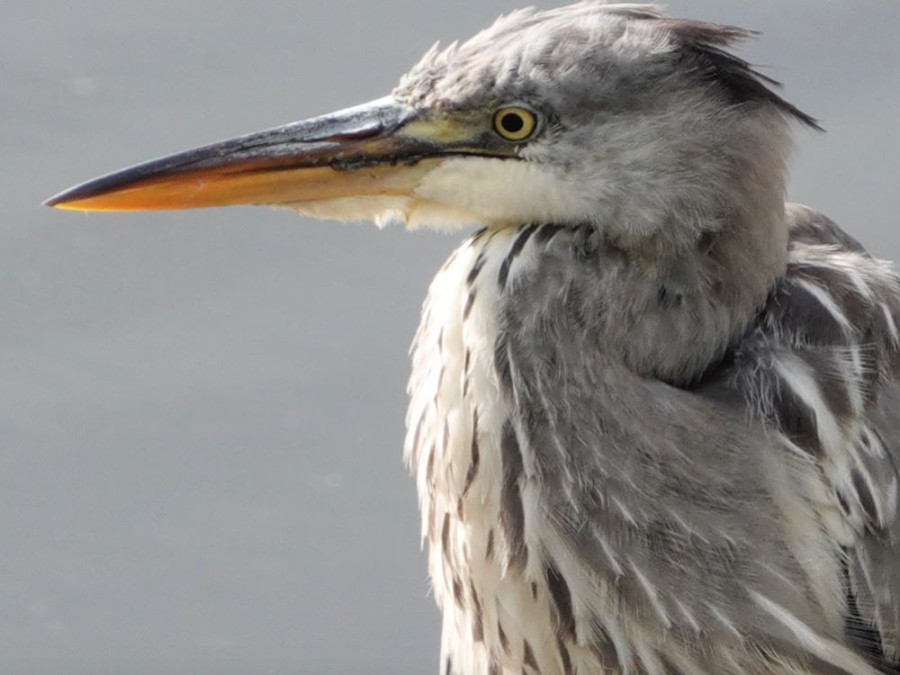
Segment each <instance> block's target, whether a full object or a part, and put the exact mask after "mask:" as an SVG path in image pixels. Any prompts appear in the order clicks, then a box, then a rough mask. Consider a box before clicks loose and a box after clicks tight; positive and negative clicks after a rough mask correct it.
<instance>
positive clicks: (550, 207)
mask: <svg viewBox="0 0 900 675" xmlns="http://www.w3.org/2000/svg"><path fill="white" fill-rule="evenodd" d="M751 35H752V33H751V32H750V31H747V30H743V29H741V28H737V27H733V26H725V25H717V24H711V23H706V22H702V21H694V20H687V19H677V18H671V17H669V16H668V15H666V13H665V12H664V11H663V10H662V9H661V8H660V7H658V6H656V5H644V4H610V3H608V2H602V1H597V0H588V1H586V2H581V3H579V4H574V5H571V6H566V7H562V8H557V9H550V10H544V11H539V10H536V9H525V10H520V11H516V12H513V13H510V14H508V15H506V16H504V17H501V18H500V19H498V20H497V22H496V23H494V24H493V25H492V26H491V27H489V28H487V29H486V30H484V31H482V32H481V33H479V34H477V35H476V36H475V37H473V38H471V39H470V40H468V41H466V42H464V43H462V44H459V43H454V44H452V45H450V46H449V47H446V48H440V47H438V46H435V47H434V48H432V49H431V50H430V51H429V52H428V53H427V54H425V56H424V57H423V58H422V60H421V61H420V62H419V63H418V64H417V65H415V66H414V67H413V68H412V70H411V71H410V72H409V73H408V74H406V75H405V76H404V77H403V78H402V79H401V80H400V83H399V85H398V86H397V87H396V88H395V89H394V90H393V92H392V93H391V95H390V96H388V97H386V98H384V99H379V100H377V101H374V102H372V103H368V104H365V105H362V106H359V107H355V108H351V109H348V110H344V111H340V112H337V113H333V114H330V115H326V116H322V117H317V118H314V119H311V120H307V121H302V122H295V123H292V124H287V125H285V126H281V127H278V128H274V129H269V130H265V131H261V132H257V133H253V134H250V135H246V136H242V137H240V138H235V139H230V140H226V141H223V142H219V143H215V144H212V145H207V146H204V147H200V148H197V149H193V150H188V151H186V152H182V153H179V154H175V155H171V156H168V157H164V158H162V159H157V160H153V161H150V162H147V163H144V164H140V165H137V166H134V167H132V168H128V169H125V170H122V171H119V172H116V173H112V174H109V175H106V176H104V177H101V178H98V179H95V180H92V181H89V182H87V183H84V184H82V185H79V186H76V187H74V188H71V189H69V190H67V191H65V192H62V193H61V194H59V195H57V196H55V197H53V198H51V199H50V200H48V204H49V205H51V206H54V207H57V208H61V209H73V210H81V211H134V210H162V209H182V208H199V207H213V206H224V205H231V204H266V205H277V206H281V207H290V208H293V209H296V210H297V211H300V212H302V213H305V214H311V215H313V216H316V217H320V218H328V219H336V220H367V219H368V220H374V221H375V222H376V223H380V224H381V223H388V222H394V221H400V222H402V223H405V224H406V226H408V227H411V228H414V227H438V228H442V229H449V230H460V229H463V228H472V227H473V226H474V228H477V229H473V230H471V231H470V232H474V233H470V234H469V236H468V237H467V238H466V239H465V240H464V241H463V243H462V244H461V245H460V246H459V247H458V248H457V249H456V250H455V251H454V252H453V253H452V255H451V256H450V258H449V259H448V260H447V262H446V264H444V266H443V267H442V268H441V269H440V271H439V272H438V274H437V276H436V277H435V279H434V281H433V282H432V284H431V287H430V290H429V292H428V296H427V299H426V301H425V304H424V307H423V314H422V320H421V324H420V328H419V330H418V332H417V334H416V337H415V339H414V343H413V347H412V364H413V371H412V376H411V379H410V385H409V393H410V404H409V409H408V415H407V419H406V421H407V429H408V432H407V437H406V441H405V458H406V461H407V463H408V466H409V468H410V470H411V473H412V474H413V475H414V477H415V480H416V485H417V491H418V497H419V505H420V510H421V516H422V536H423V539H424V541H425V542H426V546H427V549H428V567H429V573H430V577H431V579H432V584H433V588H434V595H435V597H436V600H437V603H438V605H439V606H440V608H441V611H442V614H443V630H442V638H441V643H442V644H441V663H440V671H441V673H443V674H445V675H512V674H515V675H520V674H525V675H535V674H538V673H539V674H541V675H573V674H577V675H586V674H594V673H616V674H622V675H626V674H632V675H635V674H642V675H671V674H682V675H694V674H698V673H706V674H708V675H721V674H725V675H739V674H769V675H788V674H791V675H811V674H813V673H815V674H822V673H826V674H838V673H845V674H846V673H849V674H853V675H874V674H875V673H900V555H898V554H900V543H898V538H900V519H898V514H897V502H898V475H897V466H898V461H900V455H898V449H897V447H898V445H897V444H898V441H900V428H898V424H900V420H898V401H900V389H898V370H900V328H898V325H900V278H898V276H897V274H896V273H895V272H894V271H893V270H892V269H891V267H890V265H889V264H888V263H886V262H884V261H882V260H879V259H877V258H876V257H874V256H872V255H870V254H869V253H868V252H867V251H866V250H865V249H864V248H863V246H862V245H861V244H860V243H858V242H857V241H856V240H855V239H854V238H853V237H851V236H850V235H849V234H847V233H845V232H844V231H843V230H842V229H841V228H839V227H838V225H836V224H835V223H834V222H832V221H831V220H829V219H828V218H827V217H825V216H824V215H821V214H819V213H817V212H815V211H813V210H811V209H809V208H807V207H804V206H800V205H796V204H790V203H786V202H785V192H786V188H785V183H786V165H787V160H788V156H789V153H790V148H791V132H792V128H793V127H794V126H796V125H801V126H806V127H813V128H818V123H817V122H816V120H815V119H814V118H812V117H811V116H810V115H808V114H806V113H805V112H803V111H801V110H800V109H799V108H797V107H796V106H794V105H792V104H791V103H789V102H788V101H787V100H786V99H785V98H783V97H782V95H781V94H780V93H779V90H778V83H777V82H775V81H774V80H772V79H770V78H769V77H767V76H764V75H763V74H761V73H760V72H758V71H757V70H755V69H754V68H753V66H752V65H751V64H749V63H748V62H747V61H745V60H744V59H742V58H740V57H739V56H737V55H735V53H734V50H733V46H734V45H735V44H736V43H737V42H738V41H740V40H743V39H746V38H749V37H750V36H751Z"/></svg>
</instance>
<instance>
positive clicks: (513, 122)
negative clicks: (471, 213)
mask: <svg viewBox="0 0 900 675" xmlns="http://www.w3.org/2000/svg"><path fill="white" fill-rule="evenodd" d="M500 126H502V127H503V131H508V132H509V133H511V134H517V133H519V132H520V131H522V129H524V128H525V120H524V119H522V116H521V115H519V114H518V113H507V114H505V115H504V116H503V117H502V118H501V119H500Z"/></svg>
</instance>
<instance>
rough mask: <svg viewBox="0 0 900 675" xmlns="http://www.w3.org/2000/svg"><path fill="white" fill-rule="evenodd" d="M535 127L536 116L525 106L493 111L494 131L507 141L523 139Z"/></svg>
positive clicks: (531, 132)
mask: <svg viewBox="0 0 900 675" xmlns="http://www.w3.org/2000/svg"><path fill="white" fill-rule="evenodd" d="M536 128H537V117H535V116H534V113H533V112H531V111H530V110H526V109H525V108H516V107H509V108H500V110H498V111H497V112H496V113H494V131H496V132H497V133H498V134H500V135H501V136H503V138H505V139H506V140H508V141H524V140H525V139H526V138H528V137H529V136H531V134H533V133H534V130H535V129H536Z"/></svg>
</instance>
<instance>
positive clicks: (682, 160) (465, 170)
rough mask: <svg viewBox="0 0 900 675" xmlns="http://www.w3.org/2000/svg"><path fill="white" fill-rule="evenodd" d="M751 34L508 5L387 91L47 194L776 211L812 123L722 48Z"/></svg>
mask: <svg viewBox="0 0 900 675" xmlns="http://www.w3.org/2000/svg"><path fill="white" fill-rule="evenodd" d="M748 35H749V33H748V32H747V31H744V30H741V29H738V28H734V27H728V26H718V25H713V24H707V23H701V22H695V21H686V20H676V19H670V18H666V17H665V16H664V15H663V14H662V13H661V12H660V11H659V9H658V8H656V7H655V6H651V5H632V4H627V5H625V4H607V3H604V2H597V1H588V2H583V3H580V4H576V5H571V6H569V7H564V8H560V9H556V10H550V11H543V12H540V11H536V10H533V9H529V10H522V11H518V12H515V13H512V14H510V15H508V16H506V17H503V18H501V19H499V20H498V21H497V22H496V23H495V24H494V25H493V26H492V27H490V28H489V29H487V30H485V31H483V32H481V33H479V34H478V35H476V36H475V37H474V38H472V39H471V40H469V41H468V42H466V43H464V44H462V45H457V44H454V45H451V46H450V47H448V48H446V49H439V48H438V47H437V46H435V47H434V48H432V50H431V51H429V52H428V53H427V54H426V55H425V56H424V57H423V59H422V60H421V61H420V62H419V63H418V64H417V65H416V66H415V67H414V68H413V69H412V70H411V71H410V72H409V73H408V74H407V75H405V76H404V77H403V78H402V80H401V82H400V84H399V86H398V87H397V88H396V89H395V90H394V91H393V93H392V94H391V95H390V96H388V97H386V98H384V99H380V100H378V101H375V102H372V103H369V104H366V105H362V106H359V107H356V108H351V109H348V110H344V111H341V112H338V113H334V114H331V115H326V116H323V117H318V118H315V119H311V120H307V121H303V122H296V123H293V124H288V125H285V126H282V127H278V128H274V129H269V130H266V131H262V132H257V133H253V134H249V135H247V136H243V137H240V138H235V139H230V140H227V141H223V142H219V143H215V144H212V145H207V146H204V147H201V148H197V149H193V150H188V151H186V152H182V153H178V154H175V155H171V156H168V157H164V158H161V159H157V160H154V161H150V162H147V163H144V164H140V165H137V166H134V167H131V168H129V169H125V170H123V171H119V172H116V173H113V174H109V175H107V176H103V177H101V178H98V179H95V180H93V181H89V182H87V183H85V184H82V185H80V186H76V187H74V188H72V189H70V190H67V191H65V192H63V193H61V194H59V195H57V196H55V197H53V198H52V199H50V200H48V204H49V205H51V206H56V207H59V208H64V209H73V210H84V211H131V210H161V209H182V208H199V207H211V206H223V205H232V204H269V205H278V206H284V207H290V208H294V209H297V210H299V211H301V212H304V213H308V214H311V215H314V216H319V217H326V218H333V219H338V220H362V219H372V220H375V221H376V222H379V223H382V222H388V221H392V220H400V221H403V222H405V223H406V224H407V225H408V226H410V227H416V226H422V225H427V226H436V227H451V226H458V225H470V224H480V225H487V226H489V227H503V226H508V225H519V224H522V223H529V222H555V223H561V224H565V223H594V224H596V226H597V227H598V228H600V229H601V230H602V231H604V232H607V233H609V234H610V235H612V236H619V237H622V238H635V237H636V238H638V239H640V238H644V237H647V236H652V235H654V234H658V233H659V232H661V231H663V230H665V231H666V232H667V236H669V237H670V238H671V239H672V240H673V241H675V240H679V239H684V240H686V241H691V240H694V239H696V238H697V237H699V236H701V235H702V233H703V232H704V231H708V230H715V229H717V228H719V227H721V226H722V223H723V222H724V221H727V220H728V219H729V218H732V217H733V214H732V213H731V211H734V210H746V209H750V208H763V207H765V208H768V209H770V210H772V209H774V210H778V209H780V208H781V206H780V205H781V203H782V201H783V198H782V192H783V183H784V155H785V148H786V147H788V145H789V143H788V141H787V136H786V127H787V126H788V125H787V122H788V121H789V120H790V119H791V118H794V119H798V120H800V121H801V122H804V123H806V124H809V125H814V124H815V122H814V121H813V120H812V119H811V118H809V117H808V116H806V115H805V114H804V113H802V112H800V111H799V110H798V109H797V108H795V107H794V106H792V105H790V104H789V103H787V102H786V101H784V100H783V99H782V98H780V97H779V96H778V95H777V94H776V93H775V92H774V91H773V89H772V85H773V84H775V83H774V82H772V81H771V80H769V79H768V78H766V77H764V76H762V75H760V74H759V73H757V72H755V71H754V70H753V69H752V68H751V67H750V66H749V65H748V64H747V63H746V62H745V61H743V60H741V59H739V58H737V57H735V56H733V55H731V54H729V53H728V52H726V51H724V50H725V48H726V47H728V46H729V45H731V44H732V43H733V42H735V41H736V40H739V39H742V38H745V37H747V36H748ZM761 202H765V204H764V205H763V206H760V204H761Z"/></svg>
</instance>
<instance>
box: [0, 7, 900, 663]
mask: <svg viewBox="0 0 900 675" xmlns="http://www.w3.org/2000/svg"><path fill="white" fill-rule="evenodd" d="M538 4H539V5H541V6H551V5H552V4H553V3H549V2H540V3H538ZM517 5H518V2H516V1H515V0H457V1H456V2H447V1H442V2H438V1H431V0H428V1H425V0H329V1H328V2H326V1H324V0H322V1H319V2H309V1H305V0H292V1H291V2H283V1H268V2H267V1H263V2H249V1H246V2H245V1H239V0H229V1H225V0H223V1H221V2H212V1H211V0H194V1H193V2H190V3H185V2H180V1H179V2H176V1H174V0H169V1H160V2H140V3H138V2H121V1H120V0H82V1H81V2H78V3H62V2H55V1H53V2H51V1H50V0H37V1H33V2H24V1H19V2H11V3H10V2H5V3H3V21H2V22H0V205H2V208H3V211H2V219H0V231H2V237H3V238H2V242H3V245H2V247H0V279H2V281H0V307H2V313H0V322H2V330H0V444H2V446H0V463H2V464H0V542H2V544H0V672H2V673H16V674H17V673H24V674H32V673H34V674H38V673H63V674H67V675H68V674H71V675H76V674H81V673H84V674H88V673H90V674H101V673H129V674H134V675H141V674H143V673H147V674H151V673H153V674H155V673H160V674H163V673H165V674H169V675H177V674H180V673H185V674H188V673H190V674H200V673H221V674H230V673H298V674H299V673H303V674H306V673H312V674H319V673H339V674H340V673H346V674H354V673H369V674H381V673H383V674H398V675H399V674H405V673H432V672H436V670H437V654H438V649H439V634H438V631H439V626H438V614H437V611H436V610H435V609H434V607H433V602H432V599H431V598H430V597H429V593H428V583H427V579H426V566H425V560H424V556H423V554H422V553H421V552H420V550H419V535H418V533H419V529H418V517H417V512H416V499H415V490H414V486H413V482H412V481H411V480H409V479H408V478H407V476H406V472H405V470H404V467H403V465H402V462H401V445H402V439H403V415H404V408H405V402H406V398H405V393H404V389H405V381H406V377H407V371H408V364H407V358H406V353H407V346H408V344H409V342H410V339H411V337H412V334H413V331H414V329H415V326H416V324H417V321H418V313H419V307H420V303H421V300H422V298H423V297H424V294H425V290H426V287H427V284H428V281H429V279H430V278H431V276H432V274H433V273H434V272H435V270H436V269H437V267H438V266H439V265H440V263H441V261H442V260H443V258H444V257H445V256H446V255H447V254H448V253H449V251H450V250H452V248H453V247H454V246H455V244H456V242H457V241H458V240H459V237H458V236H456V237H444V236H441V235H438V234H429V233H415V234H409V233H404V232H402V231H401V230H399V229H390V230H387V231H383V232H379V231H378V230H376V228H374V227H373V226H371V225H335V224H331V223H316V222H310V221H307V220H304V219H302V218H300V217H298V216H296V215H294V214H291V213H288V212H276V211H267V210H264V209H252V208H240V209H231V210H213V211H205V212H185V213H171V214H155V215H119V214H110V215H91V216H84V215H80V214H72V213H62V212H53V211H50V210H49V209H44V208H40V207H39V204H40V202H41V201H42V200H43V199H44V198H46V197H48V196H49V195H50V194H51V193H54V192H56V191H58V190H60V189H62V188H65V187H67V186H69V185H71V184H73V183H75V182H79V181H81V180H84V179H87V178H91V177H93V176H95V175H97V174H100V173H104V172H106V171H109V170H113V169H117V168H120V167H123V166H125V165H127V164H131V163H134V162H136V161H140V160H144V159H149V158H151V157H154V156H157V155H160V154H164V153H168V152H172V151H176V150H180V149H183V148H185V147H189V146H192V145H197V144H200V143H205V142H209V141H214V140H218V139H220V138H224V137H228V136H231V135H235V134H238V133H242V132H246V131H252V130H256V129H259V128H263V127H268V126H272V125H275V124H279V123H282V122H287V121H290V120H293V119H300V118H303V117H307V116H310V115H314V114H318V113H323V112H327V111H329V110H332V109H336V108H341V107H345V106H348V105H351V104H354V103H356V102H362V101H365V100H369V99H373V98H376V97H379V96H381V95H383V94H385V93H387V92H389V91H390V89H391V87H392V86H393V85H394V83H395V82H396V80H397V78H398V77H399V75H400V74H402V73H403V72H404V71H405V70H406V69H407V68H408V67H409V66H411V65H412V64H413V63H414V62H415V61H416V59H417V58H418V56H419V55H420V54H421V53H422V52H423V51H424V50H425V49H426V48H428V47H429V46H430V45H431V43H432V42H434V41H435V40H436V39H438V38H440V39H442V40H450V39H454V38H457V37H466V36H468V35H470V34H471V33H473V32H474V31H475V30H476V29H478V28H480V27H482V26H484V25H485V24H486V23H487V22H489V21H490V20H492V19H493V18H494V17H495V16H496V15H497V14H498V13H500V12H502V11H506V10H509V9H512V8H514V7H516V6H517ZM669 6H670V9H671V11H672V12H673V13H674V14H677V15H681V16H692V17H697V18H704V19H708V20H713V21H720V22H727V23H735V24H738V25H742V26H745V27H750V28H755V29H758V30H761V31H763V32H764V33H765V35H764V37H763V38H762V39H761V40H760V41H759V42H756V43H753V44H749V45H747V47H746V49H745V51H744V52H743V53H744V54H745V55H746V56H747V57H748V58H750V60H752V61H753V62H755V63H758V64H762V65H764V66H765V67H766V68H765V72H766V73H767V74H770V75H772V76H774V77H776V78H778V79H780V80H782V81H783V82H784V83H785V84H786V86H787V90H786V91H787V97H788V98H789V99H790V100H791V101H793V102H795V103H797V104H798V105H799V106H800V107H802V108H803V109H804V110H807V111H809V112H810V113H812V114H814V115H815V116H817V117H818V118H820V119H821V121H822V123H823V125H824V126H825V127H826V128H827V129H828V134H827V135H817V134H814V133H810V132H806V131H803V132H800V133H799V134H798V153H797V158H796V161H795V163H794V171H793V176H794V178H793V180H792V183H791V190H790V192H791V198H792V199H794V200H797V201H802V202H805V203H808V204H811V205H813V206H815V207H816V208H818V209H821V210H823V211H825V212H826V213H828V214H829V215H831V216H832V217H834V218H836V219H837V220H838V222H840V223H841V224H842V225H843V226H844V227H846V228H847V229H849V230H850V231H851V232H852V233H853V234H854V235H856V236H858V237H859V238H861V239H862V240H863V241H864V242H865V243H866V244H867V245H868V246H869V247H870V248H871V249H872V250H873V251H874V252H876V253H877V254H879V255H881V256H884V257H888V258H900V233H898V225H900V217H898V214H900V182H898V179H900V134H898V131H897V128H898V119H900V75H898V70H897V64H898V63H900V41H898V40H897V34H898V32H900V2H898V1H897V0H852V2H851V1H850V0H846V1H844V2H823V1H822V0H802V1H801V0H797V1H792V2H785V1H784V0H756V1H755V2H746V1H745V0H677V1H672V2H670V3H669Z"/></svg>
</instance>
